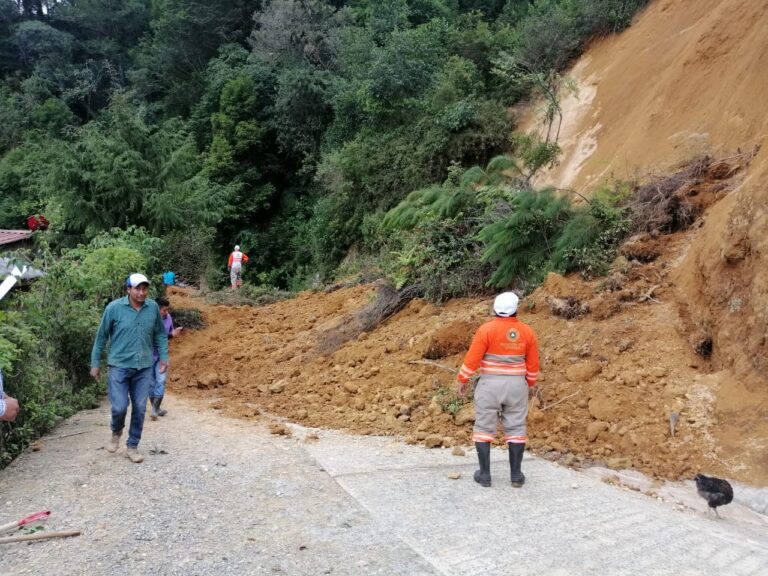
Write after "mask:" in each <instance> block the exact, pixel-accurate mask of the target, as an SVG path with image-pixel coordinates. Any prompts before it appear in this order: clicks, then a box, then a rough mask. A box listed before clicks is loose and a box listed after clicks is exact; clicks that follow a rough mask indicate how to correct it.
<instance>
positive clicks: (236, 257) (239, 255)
mask: <svg viewBox="0 0 768 576" xmlns="http://www.w3.org/2000/svg"><path fill="white" fill-rule="evenodd" d="M246 262H248V256H247V255H246V254H245V252H239V251H236V252H232V254H230V255H229V262H227V267H229V268H240V266H242V265H243V264H245V263H246Z"/></svg>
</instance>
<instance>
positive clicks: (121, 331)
mask: <svg viewBox="0 0 768 576" xmlns="http://www.w3.org/2000/svg"><path fill="white" fill-rule="evenodd" d="M107 341H109V352H108V354H107V365H108V366H115V367H116V368H137V369H141V368H149V367H150V366H152V350H153V349H157V352H158V355H159V356H160V359H161V360H168V336H167V334H166V332H165V327H164V326H163V319H162V318H161V317H160V308H158V306H157V303H156V302H155V301H154V300H149V299H147V300H145V301H144V304H142V306H141V308H139V309H138V310H136V309H135V308H134V307H133V306H131V303H130V302H129V300H128V296H123V297H122V298H118V299H117V300H114V301H112V302H110V303H109V304H108V305H107V308H106V309H105V310H104V315H103V316H102V317H101V324H100V325H99V330H98V332H96V340H95V341H94V343H93V350H92V351H91V367H92V368H98V367H99V365H100V364H101V353H102V351H103V350H104V347H105V346H106V345H107Z"/></svg>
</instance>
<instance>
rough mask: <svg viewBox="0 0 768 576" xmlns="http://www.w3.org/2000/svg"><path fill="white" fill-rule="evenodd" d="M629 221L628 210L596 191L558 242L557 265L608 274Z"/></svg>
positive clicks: (588, 273)
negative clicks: (626, 212) (626, 211)
mask: <svg viewBox="0 0 768 576" xmlns="http://www.w3.org/2000/svg"><path fill="white" fill-rule="evenodd" d="M629 230H630V222H629V220H628V218H627V217H626V214H625V210H624V209H622V208H620V207H618V206H617V205H616V204H615V202H612V201H611V200H610V199H609V198H608V197H604V196H601V195H596V196H595V198H594V199H593V200H591V201H590V202H589V203H587V204H586V205H581V206H579V207H577V208H576V209H575V213H574V217H573V218H572V219H571V220H570V221H569V222H568V223H567V224H566V225H565V227H564V228H563V232H562V234H561V236H560V237H559V238H558V239H557V243H556V245H555V254H554V256H553V264H554V266H555V267H556V268H557V269H558V270H560V271H562V272H570V271H573V270H578V271H579V272H581V274H582V275H583V276H585V277H593V276H600V275H604V274H607V273H608V271H609V269H610V266H611V263H612V262H613V260H614V258H615V256H616V250H617V248H618V246H619V244H620V243H621V242H622V241H623V240H624V239H625V238H626V237H627V234H628V233H629Z"/></svg>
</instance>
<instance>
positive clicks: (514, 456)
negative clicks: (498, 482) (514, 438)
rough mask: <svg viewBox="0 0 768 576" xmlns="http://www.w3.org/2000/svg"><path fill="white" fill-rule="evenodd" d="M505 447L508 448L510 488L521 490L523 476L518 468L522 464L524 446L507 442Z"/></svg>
mask: <svg viewBox="0 0 768 576" xmlns="http://www.w3.org/2000/svg"><path fill="white" fill-rule="evenodd" d="M507 445H508V446H509V479H510V481H511V482H512V486H514V487H515V488H522V486H523V484H525V474H523V473H522V472H521V471H520V466H521V465H522V464H523V453H524V452H525V444H515V443H513V442H509V443H508V444H507Z"/></svg>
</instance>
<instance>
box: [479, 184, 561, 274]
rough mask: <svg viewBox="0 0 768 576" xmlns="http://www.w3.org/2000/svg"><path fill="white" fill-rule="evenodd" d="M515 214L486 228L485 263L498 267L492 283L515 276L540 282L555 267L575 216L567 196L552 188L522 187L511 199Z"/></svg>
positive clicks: (482, 236) (482, 238) (483, 236)
mask: <svg viewBox="0 0 768 576" xmlns="http://www.w3.org/2000/svg"><path fill="white" fill-rule="evenodd" d="M512 208H513V211H512V213H511V214H510V215H509V216H508V217H506V218H504V219H502V220H499V221H497V222H493V223H491V224H489V225H487V226H486V227H485V228H483V229H482V230H481V231H480V233H479V239H480V240H481V241H482V242H483V243H484V245H485V250H484V252H483V262H487V263H490V264H492V265H494V266H495V270H494V272H493V274H492V275H491V278H490V280H489V281H488V285H489V286H494V287H497V288H502V287H505V286H508V285H509V284H511V283H512V281H513V280H515V279H516V278H522V279H528V280H533V281H537V280H540V279H541V278H543V277H544V276H545V275H546V273H547V272H549V271H550V270H551V269H552V257H553V255H554V253H555V246H556V242H557V239H558V236H559V235H560V233H561V231H562V229H563V227H564V226H565V224H566V223H567V222H568V221H569V220H570V219H571V218H572V217H573V208H572V207H571V204H570V201H569V199H568V198H567V197H564V196H560V195H557V194H556V193H555V191H554V190H553V189H544V190H542V191H539V192H537V191H535V190H530V189H529V190H523V191H520V192H518V193H517V195H516V196H515V197H514V199H513V200H512Z"/></svg>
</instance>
